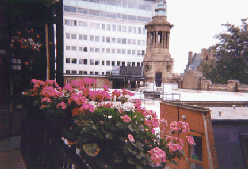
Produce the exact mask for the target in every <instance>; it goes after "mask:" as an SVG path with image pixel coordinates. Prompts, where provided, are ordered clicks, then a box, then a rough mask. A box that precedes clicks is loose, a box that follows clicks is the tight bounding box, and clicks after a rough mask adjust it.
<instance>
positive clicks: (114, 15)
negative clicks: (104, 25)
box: [105, 12, 116, 19]
mask: <svg viewBox="0 0 248 169" xmlns="http://www.w3.org/2000/svg"><path fill="white" fill-rule="evenodd" d="M105 16H106V17H108V18H113V19H115V18H116V14H115V13H110V12H105Z"/></svg>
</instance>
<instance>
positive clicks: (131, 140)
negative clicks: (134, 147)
mask: <svg viewBox="0 0 248 169" xmlns="http://www.w3.org/2000/svg"><path fill="white" fill-rule="evenodd" d="M128 139H129V141H130V142H131V143H134V142H135V140H134V138H133V136H132V135H131V134H128Z"/></svg>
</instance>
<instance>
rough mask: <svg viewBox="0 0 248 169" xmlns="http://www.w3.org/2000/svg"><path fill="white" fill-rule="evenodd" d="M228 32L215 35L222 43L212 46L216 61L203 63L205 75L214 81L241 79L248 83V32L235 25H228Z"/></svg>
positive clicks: (225, 81)
mask: <svg viewBox="0 0 248 169" xmlns="http://www.w3.org/2000/svg"><path fill="white" fill-rule="evenodd" d="M226 26H227V32H224V33H220V34H218V35H216V36H215V38H216V39H219V40H220V43H218V44H216V45H215V46H213V47H212V49H213V50H214V53H215V57H216V58H218V59H217V61H216V62H207V63H202V64H201V67H202V69H201V71H202V73H203V75H204V76H205V77H206V78H208V79H211V80H212V81H213V82H214V83H227V80H230V79H232V80H239V81H240V82H241V83H245V84H248V76H247V75H248V32H247V31H244V30H243V29H241V28H239V27H236V26H234V25H231V26H230V25H226Z"/></svg>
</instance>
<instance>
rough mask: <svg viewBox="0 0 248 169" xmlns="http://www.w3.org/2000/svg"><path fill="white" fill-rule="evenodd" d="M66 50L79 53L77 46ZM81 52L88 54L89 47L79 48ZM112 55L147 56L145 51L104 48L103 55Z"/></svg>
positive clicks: (94, 49)
mask: <svg viewBox="0 0 248 169" xmlns="http://www.w3.org/2000/svg"><path fill="white" fill-rule="evenodd" d="M65 48H66V50H73V51H77V46H66V47H65ZM79 51H82V52H88V48H87V47H81V46H80V47H79ZM105 51H106V53H112V54H116V53H117V54H123V55H124V54H128V55H142V56H144V55H145V50H131V49H114V48H113V49H110V48H106V50H105V48H102V51H101V52H102V53H105ZM90 52H95V53H100V48H90Z"/></svg>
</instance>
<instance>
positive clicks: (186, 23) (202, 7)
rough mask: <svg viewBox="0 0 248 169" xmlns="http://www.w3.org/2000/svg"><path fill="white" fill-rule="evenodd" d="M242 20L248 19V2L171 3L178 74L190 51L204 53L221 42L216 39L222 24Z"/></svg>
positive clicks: (198, 0)
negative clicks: (202, 50)
mask: <svg viewBox="0 0 248 169" xmlns="http://www.w3.org/2000/svg"><path fill="white" fill-rule="evenodd" d="M241 18H248V0H235V1H234V0H232V1H231V0H167V20H168V21H169V22H170V23H171V24H173V25H174V27H172V28H171V34H170V54H171V57H172V58H174V72H176V73H183V72H184V69H185V68H186V65H187V63H188V52H189V51H192V52H194V53H200V52H201V49H202V48H208V47H210V46H212V45H214V44H216V43H217V42H218V40H216V39H214V38H213V36H214V35H216V34H219V33H220V32H221V31H223V30H224V27H223V26H221V24H225V23H227V22H228V23H230V24H235V25H241V23H242V22H241Z"/></svg>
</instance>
